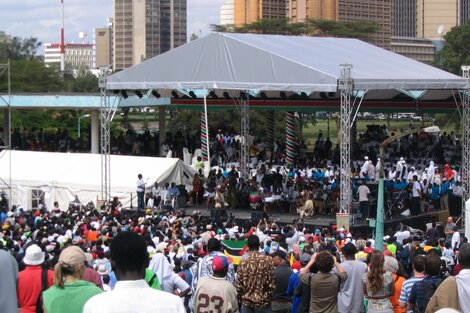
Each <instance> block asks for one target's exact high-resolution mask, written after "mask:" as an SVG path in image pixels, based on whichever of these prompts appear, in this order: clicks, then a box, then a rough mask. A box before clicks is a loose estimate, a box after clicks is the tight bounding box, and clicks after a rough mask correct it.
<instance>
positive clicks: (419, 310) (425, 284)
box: [413, 280, 442, 313]
mask: <svg viewBox="0 0 470 313" xmlns="http://www.w3.org/2000/svg"><path fill="white" fill-rule="evenodd" d="M441 282H442V280H441V281H439V282H430V281H425V280H422V281H419V282H416V283H415V285H419V286H421V288H422V290H423V297H422V299H419V301H418V299H416V300H417V301H416V305H415V307H414V310H413V312H414V313H424V312H425V311H426V307H427V306H428V303H429V300H431V298H432V296H433V295H434V292H435V291H436V289H437V287H439V285H440V284H441ZM413 287H414V286H413ZM416 287H418V286H416Z"/></svg>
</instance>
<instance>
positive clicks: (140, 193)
mask: <svg viewBox="0 0 470 313" xmlns="http://www.w3.org/2000/svg"><path fill="white" fill-rule="evenodd" d="M137 178H138V180H137V211H143V210H144V206H145V204H144V196H145V182H144V180H143V179H142V174H139V175H137Z"/></svg>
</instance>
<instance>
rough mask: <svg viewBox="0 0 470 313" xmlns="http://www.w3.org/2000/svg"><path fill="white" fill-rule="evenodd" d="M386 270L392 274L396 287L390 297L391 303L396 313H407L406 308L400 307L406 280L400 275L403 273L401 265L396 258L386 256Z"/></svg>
mask: <svg viewBox="0 0 470 313" xmlns="http://www.w3.org/2000/svg"><path fill="white" fill-rule="evenodd" d="M384 268H385V270H386V271H387V272H390V273H392V275H393V282H394V285H395V293H394V294H393V295H390V302H391V303H392V306H393V312H394V313H405V312H406V310H405V308H404V307H402V306H400V301H399V300H400V294H401V289H402V286H403V283H404V282H405V278H404V277H403V276H402V275H400V273H401V272H402V271H399V264H398V261H397V259H396V258H394V257H391V256H385V261H384Z"/></svg>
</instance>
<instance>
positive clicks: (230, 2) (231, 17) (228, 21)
mask: <svg viewBox="0 0 470 313" xmlns="http://www.w3.org/2000/svg"><path fill="white" fill-rule="evenodd" d="M233 24H235V0H226V1H225V3H224V4H223V5H222V6H221V7H220V25H233Z"/></svg>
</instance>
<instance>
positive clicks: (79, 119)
mask: <svg viewBox="0 0 470 313" xmlns="http://www.w3.org/2000/svg"><path fill="white" fill-rule="evenodd" d="M86 117H90V114H85V115H83V116H79V117H78V124H77V138H78V139H80V121H81V120H82V119H84V118H86Z"/></svg>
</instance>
